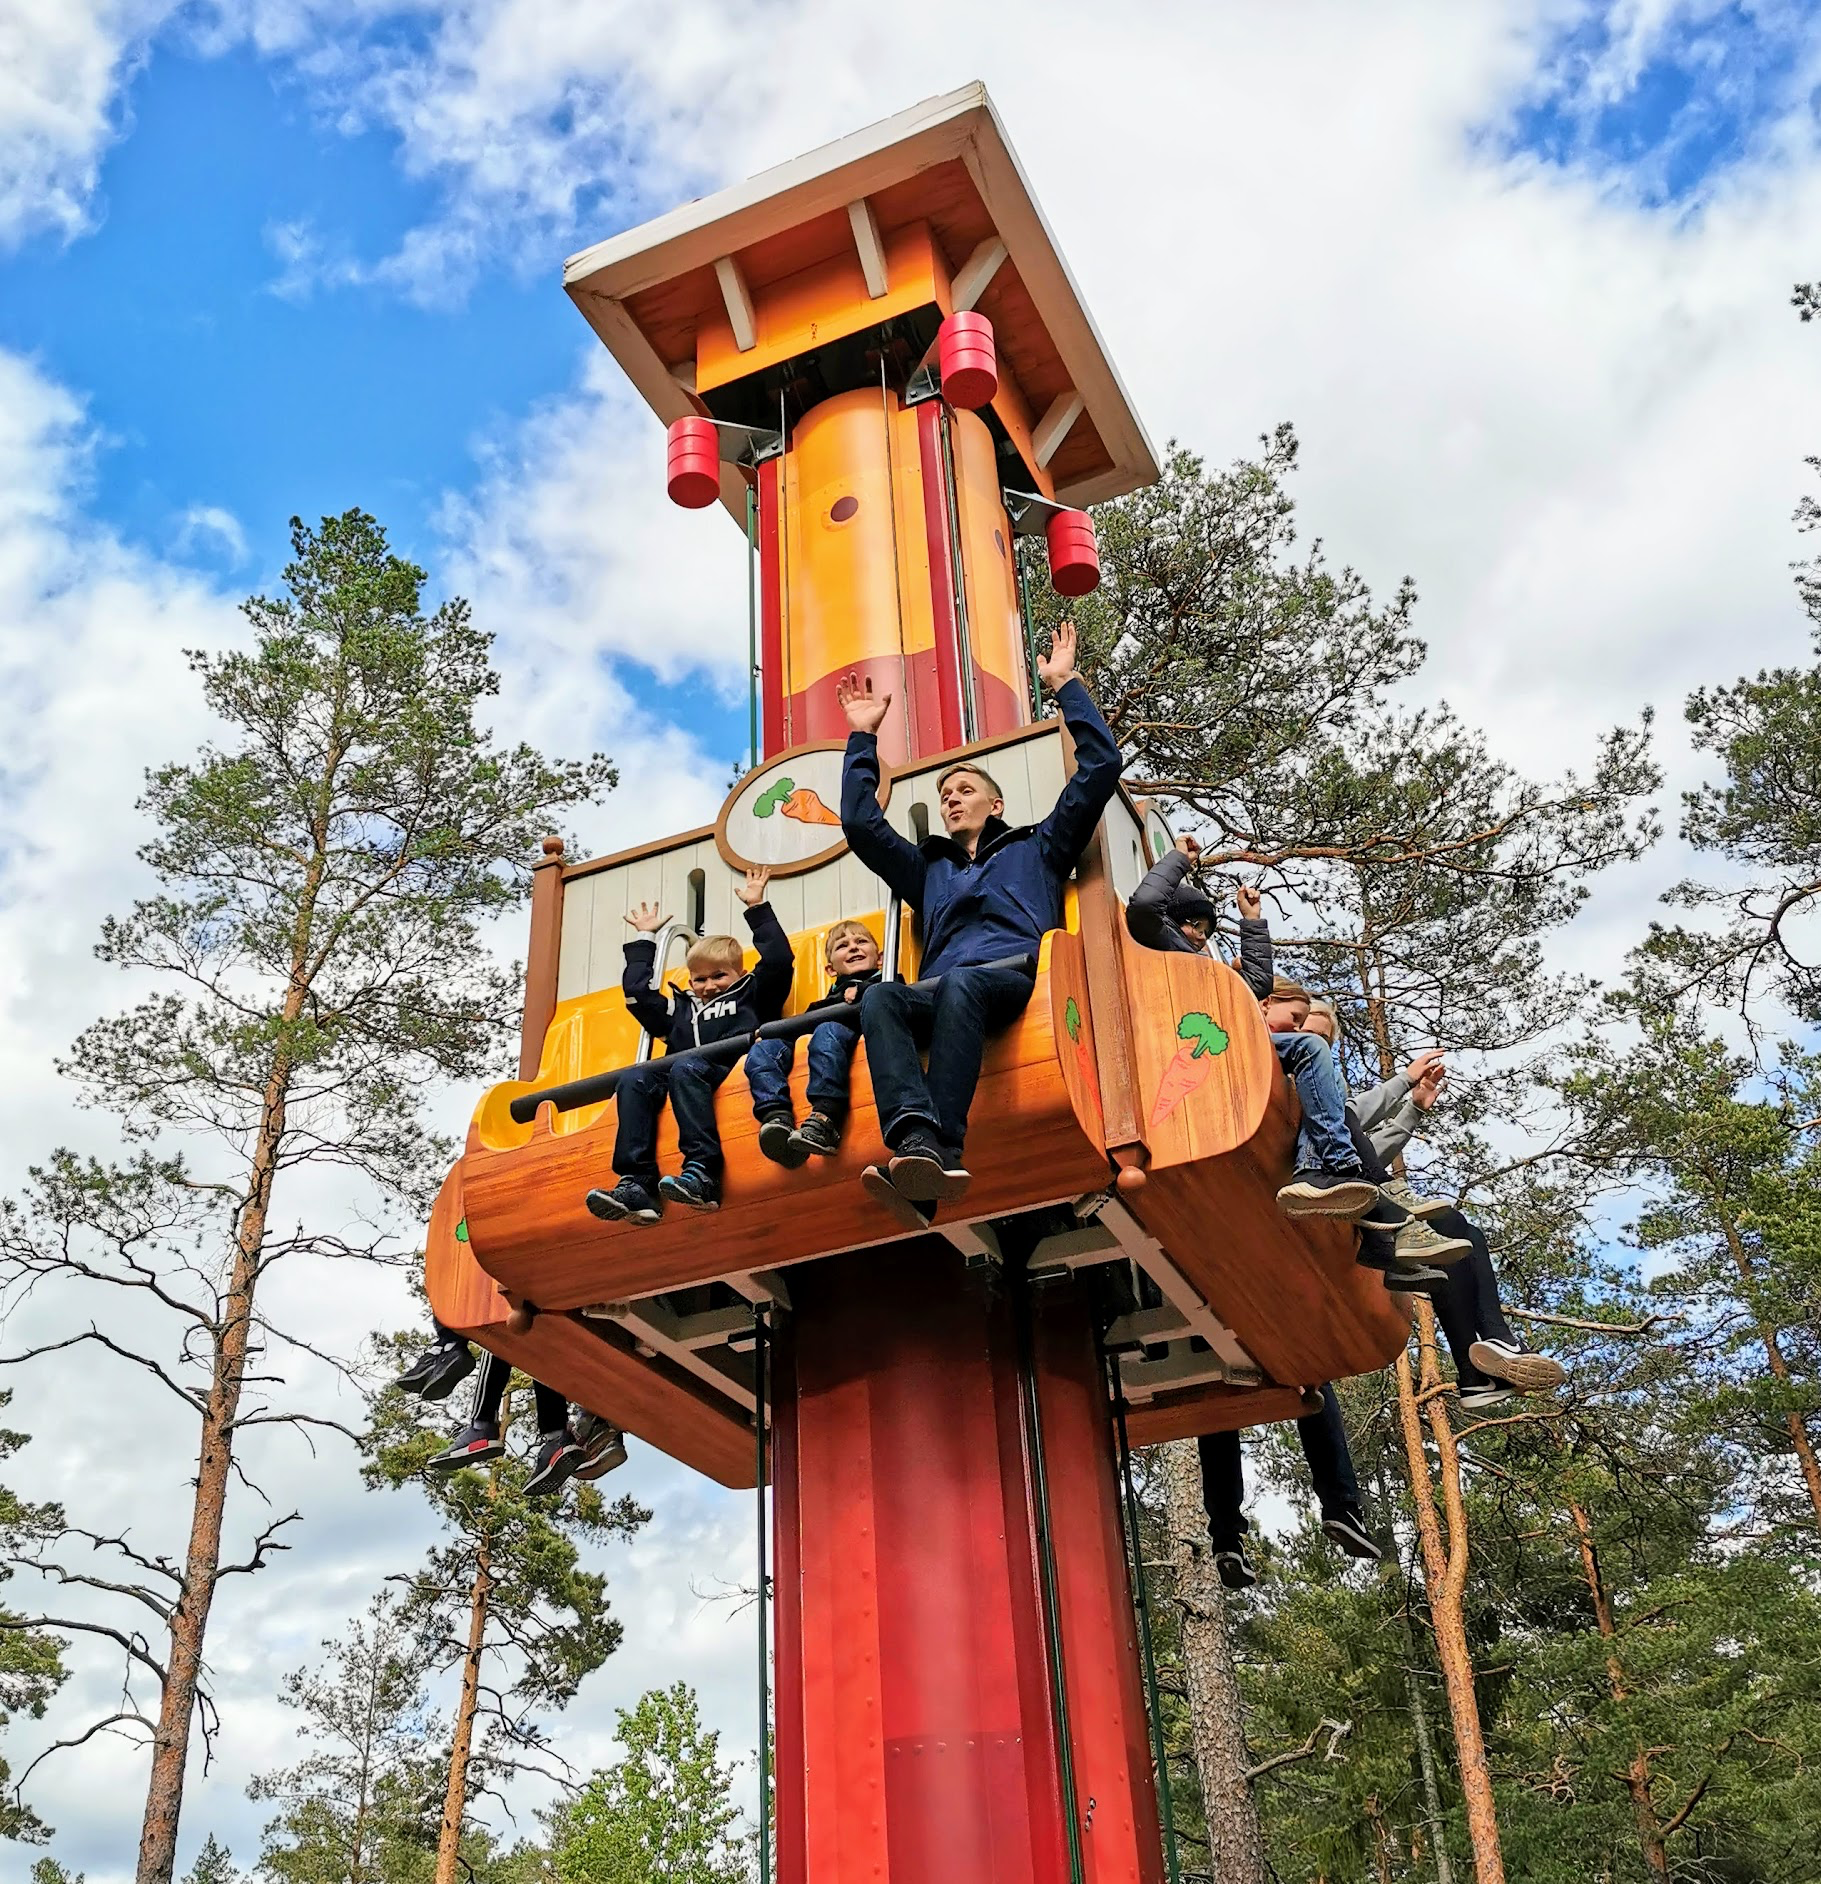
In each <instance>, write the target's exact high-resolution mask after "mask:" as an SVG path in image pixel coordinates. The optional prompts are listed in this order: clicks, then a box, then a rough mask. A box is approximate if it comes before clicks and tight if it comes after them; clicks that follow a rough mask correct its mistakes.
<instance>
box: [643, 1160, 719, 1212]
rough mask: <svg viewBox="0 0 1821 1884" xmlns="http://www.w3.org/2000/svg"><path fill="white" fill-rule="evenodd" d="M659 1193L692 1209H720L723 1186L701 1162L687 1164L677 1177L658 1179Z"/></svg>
mask: <svg viewBox="0 0 1821 1884" xmlns="http://www.w3.org/2000/svg"><path fill="white" fill-rule="evenodd" d="M658 1195H659V1196H660V1197H666V1198H669V1199H670V1201H671V1202H672V1203H678V1204H687V1205H688V1206H689V1208H690V1209H691V1210H719V1209H720V1208H721V1187H720V1185H718V1184H717V1183H716V1182H715V1181H714V1179H713V1178H711V1177H710V1176H709V1175H708V1173H707V1172H706V1171H704V1170H703V1169H702V1167H701V1166H700V1165H699V1164H686V1165H684V1167H683V1168H682V1170H680V1171H679V1172H678V1173H677V1174H676V1176H675V1177H663V1178H659V1179H658Z"/></svg>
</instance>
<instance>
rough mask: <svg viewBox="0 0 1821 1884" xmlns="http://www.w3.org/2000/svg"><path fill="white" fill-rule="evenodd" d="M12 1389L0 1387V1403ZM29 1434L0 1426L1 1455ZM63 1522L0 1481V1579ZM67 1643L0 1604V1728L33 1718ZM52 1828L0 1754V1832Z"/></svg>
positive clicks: (13, 1834)
mask: <svg viewBox="0 0 1821 1884" xmlns="http://www.w3.org/2000/svg"><path fill="white" fill-rule="evenodd" d="M12 1397H13V1396H12V1394H11V1392H10V1391H8V1392H0V1409H4V1408H5V1407H7V1406H8V1405H10V1404H11V1401H12ZM26 1441H27V1435H26V1434H24V1433H18V1432H11V1431H7V1430H4V1429H0V1459H10V1458H11V1457H12V1456H13V1454H14V1453H16V1452H17V1451H18V1450H19V1448H20V1447H21V1446H23V1445H24V1444H26ZM63 1528H64V1518H63V1510H62V1507H61V1506H58V1505H50V1504H45V1505H33V1504H28V1503H26V1501H25V1500H24V1499H22V1498H20V1497H19V1496H18V1494H17V1493H15V1492H14V1491H12V1490H11V1489H9V1488H8V1487H6V1486H4V1485H0V1553H4V1554H3V1555H0V1583H4V1582H6V1581H7V1580H8V1579H9V1578H11V1577H12V1575H13V1574H14V1571H15V1568H16V1567H17V1566H20V1565H35V1564H36V1563H37V1562H39V1561H40V1560H41V1558H42V1555H43V1553H44V1550H45V1548H46V1546H47V1545H49V1544H51V1543H54V1542H55V1540H56V1539H57V1537H58V1536H59V1534H60V1533H61V1532H62V1530H63ZM66 1646H67V1644H66V1643H65V1642H64V1640H63V1639H62V1638H61V1637H59V1636H57V1635H55V1634H53V1633H52V1632H51V1631H50V1630H49V1629H46V1628H44V1627H41V1626H39V1624H38V1623H37V1622H36V1621H34V1620H33V1619H30V1618H27V1617H24V1616H20V1615H18V1614H17V1613H16V1612H14V1611H12V1610H10V1609H4V1608H0V1729H4V1728H5V1727H6V1726H8V1725H9V1723H10V1722H11V1721H12V1719H13V1717H14V1716H15V1715H18V1714H25V1715H28V1716H29V1717H30V1718H31V1719H33V1720H37V1719H40V1718H41V1717H42V1716H43V1713H44V1710H45V1708H46V1707H47V1706H48V1705H49V1704H50V1701H51V1697H52V1696H53V1695H55V1693H56V1692H57V1690H58V1689H59V1688H60V1687H62V1686H63V1684H64V1682H65V1681H66V1680H67V1679H68V1677H69V1670H68V1668H67V1667H66V1666H65V1665H64V1660H63V1653H64V1649H65V1647H66ZM49 1836H50V1828H49V1826H47V1825H46V1824H45V1823H44V1821H43V1820H42V1819H40V1818H39V1817H38V1815H37V1813H35V1812H34V1811H32V1809H31V1808H30V1807H29V1806H28V1805H26V1804H25V1803H24V1801H23V1800H21V1799H20V1798H19V1797H18V1796H17V1792H16V1790H15V1788H14V1785H13V1778H12V1769H11V1767H10V1765H9V1764H8V1762H7V1761H5V1760H4V1759H0V1838H12V1839H18V1840H20V1841H22V1842H24V1843H28V1844H38V1843H42V1842H43V1840H44V1839H46V1838H48V1837H49Z"/></svg>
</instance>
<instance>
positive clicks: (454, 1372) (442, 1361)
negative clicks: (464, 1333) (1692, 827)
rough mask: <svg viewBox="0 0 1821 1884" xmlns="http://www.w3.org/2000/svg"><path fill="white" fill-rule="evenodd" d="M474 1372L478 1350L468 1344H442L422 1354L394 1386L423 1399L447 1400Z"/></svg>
mask: <svg viewBox="0 0 1821 1884" xmlns="http://www.w3.org/2000/svg"><path fill="white" fill-rule="evenodd" d="M473 1372H474V1350H473V1349H472V1348H470V1347H469V1345H468V1344H467V1342H466V1341H439V1342H438V1343H437V1344H436V1346H435V1347H433V1348H431V1349H430V1350H429V1352H428V1353H425V1354H420V1355H419V1356H418V1357H417V1359H416V1360H414V1361H413V1362H412V1363H411V1365H410V1366H409V1367H407V1368H406V1369H405V1371H404V1372H403V1373H402V1374H400V1375H399V1377H398V1379H397V1381H396V1382H395V1383H394V1385H396V1386H398V1387H400V1388H402V1389H403V1390H404V1391H405V1392H406V1393H414V1394H416V1395H417V1397H418V1398H419V1399H420V1400H446V1399H448V1397H449V1396H450V1394H452V1393H453V1392H454V1391H455V1390H456V1388H457V1387H458V1386H460V1385H461V1383H462V1382H463V1381H464V1380H466V1379H467V1378H468V1376H469V1375H470V1374H472V1373H473Z"/></svg>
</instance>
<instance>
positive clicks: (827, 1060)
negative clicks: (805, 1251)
mask: <svg viewBox="0 0 1821 1884" xmlns="http://www.w3.org/2000/svg"><path fill="white" fill-rule="evenodd" d="M822 959H823V962H824V963H825V964H826V966H827V968H828V972H829V975H830V976H831V978H832V979H831V980H830V982H829V988H828V993H827V994H826V995H825V996H824V997H823V999H821V1000H820V1001H818V1002H817V1003H816V1004H815V1006H814V1007H812V1008H811V1009H810V1012H811V1013H812V1014H814V1013H819V1012H820V1011H821V1010H822V1009H824V1008H830V1009H837V1010H839V1011H840V1013H841V1014H842V1015H843V1016H844V1017H845V1018H841V1019H831V1020H825V1021H823V1022H822V1024H821V1025H820V1026H819V1027H817V1028H815V1029H814V1031H813V1032H812V1033H811V1034H810V1036H809V1107H810V1110H809V1117H808V1118H806V1119H805V1120H804V1121H803V1123H802V1124H801V1125H799V1124H797V1122H796V1117H795V1115H794V1114H793V1112H792V1111H791V1104H790V1066H791V1061H792V1060H794V1059H795V1058H796V1051H797V1043H796V1042H795V1041H794V1040H755V1041H754V1042H753V1044H752V1046H751V1048H750V1049H749V1050H748V1052H747V1055H746V1083H747V1086H748V1087H749V1088H750V1089H751V1092H752V1109H753V1116H754V1117H755V1118H757V1120H758V1121H759V1149H760V1151H762V1152H763V1153H764V1154H765V1156H766V1157H768V1158H769V1159H770V1160H771V1161H772V1163H773V1164H781V1165H783V1166H784V1167H785V1169H786V1170H790V1171H794V1170H796V1169H798V1167H799V1166H801V1165H804V1164H807V1163H808V1162H809V1160H810V1159H811V1158H812V1157H817V1158H830V1157H833V1156H834V1154H835V1153H836V1152H837V1151H839V1150H840V1149H841V1131H842V1128H843V1127H844V1126H845V1125H846V1123H847V1107H848V1091H849V1085H850V1082H851V1080H852V1077H853V1070H854V1049H855V1048H856V1047H857V1046H858V1045H859V1044H860V1024H859V1023H860V1015H859V1001H860V997H861V995H862V994H864V993H865V992H866V990H867V989H868V988H870V987H872V986H873V985H874V983H876V982H877V981H878V979H879V945H878V943H877V942H875V941H874V940H873V932H872V931H871V930H870V929H869V928H867V926H866V924H865V923H863V922H853V921H847V922H838V923H836V924H835V926H834V927H833V928H832V929H830V930H829V932H828V935H827V937H826V939H825V940H824V942H823V944H822Z"/></svg>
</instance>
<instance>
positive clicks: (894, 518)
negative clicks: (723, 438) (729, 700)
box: [757, 388, 1030, 764]
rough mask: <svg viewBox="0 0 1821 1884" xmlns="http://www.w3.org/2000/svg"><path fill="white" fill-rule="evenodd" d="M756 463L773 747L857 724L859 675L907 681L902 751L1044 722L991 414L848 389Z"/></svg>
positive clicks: (896, 746)
mask: <svg viewBox="0 0 1821 1884" xmlns="http://www.w3.org/2000/svg"><path fill="white" fill-rule="evenodd" d="M757 477H758V512H759V518H758V534H759V544H758V549H759V562H760V574H759V583H760V597H761V615H762V620H763V639H762V652H761V659H760V669H761V676H762V679H761V686H762V690H763V694H764V748H765V755H766V756H767V757H769V756H770V755H771V754H773V753H776V752H782V751H785V750H788V749H789V748H791V747H793V746H801V745H806V744H809V743H811V742H813V741H816V740H821V739H838V738H841V737H843V736H844V735H845V732H846V721H845V720H844V718H843V717H842V714H841V709H840V707H839V705H838V704H837V702H836V699H835V686H836V683H837V681H838V680H839V679H840V677H841V676H842V675H843V674H848V673H858V674H859V675H861V676H862V677H863V678H864V677H870V678H871V680H872V682H873V684H874V686H875V687H876V688H878V689H879V690H881V691H884V692H889V693H891V694H892V696H893V701H894V704H893V708H892V712H891V715H890V717H889V718H888V719H887V721H886V723H885V726H884V727H883V728H882V730H881V735H880V739H881V745H882V747H883V750H884V752H885V756H886V758H887V760H888V761H889V762H890V763H892V764H903V763H904V762H905V761H906V760H907V759H911V758H918V757H925V756H927V755H929V754H931V753H936V752H943V751H946V750H947V749H948V748H949V747H951V746H959V745H963V744H966V743H967V742H968V741H970V740H974V739H984V738H988V737H990V736H992V735H993V734H995V733H1003V732H1010V731H1012V730H1014V729H1015V728H1017V727H1019V726H1023V725H1025V724H1027V723H1028V721H1029V719H1030V674H1029V671H1028V662H1027V659H1026V654H1025V642H1024V629H1023V622H1022V617H1021V613H1020V609H1019V604H1018V581H1017V571H1016V567H1015V564H1014V561H1013V555H1014V549H1013V542H1012V525H1011V519H1010V518H1009V517H1008V515H1007V514H1006V508H1005V501H1004V498H1003V495H1002V494H1001V490H1000V485H999V475H998V462H997V453H996V450H995V447H994V442H993V437H992V434H991V432H990V431H989V430H988V428H987V425H986V423H985V422H984V421H983V420H982V419H981V418H979V417H978V415H976V414H975V413H972V412H959V411H956V410H954V409H952V408H950V407H947V406H945V405H944V404H943V403H942V402H941V401H939V400H935V399H926V400H924V401H922V402H921V403H919V404H914V405H908V404H906V403H904V402H903V401H902V400H901V399H900V398H899V396H898V395H897V394H895V393H893V392H891V391H890V390H888V389H885V388H880V389H878V390H872V389H867V390H863V391H854V392H844V393H837V394H836V395H835V396H834V397H833V398H830V399H825V400H823V401H822V402H821V403H820V404H819V405H816V406H813V407H812V408H811V409H810V410H809V411H808V412H807V413H805V414H804V416H803V417H802V418H801V419H800V420H798V422H797V424H796V426H795V428H794V430H793V431H792V433H791V436H790V439H789V442H788V445H787V447H786V449H785V451H784V453H783V455H782V457H779V458H774V459H771V460H770V461H768V462H767V463H764V464H762V465H760V466H759V467H758V472H757Z"/></svg>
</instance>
